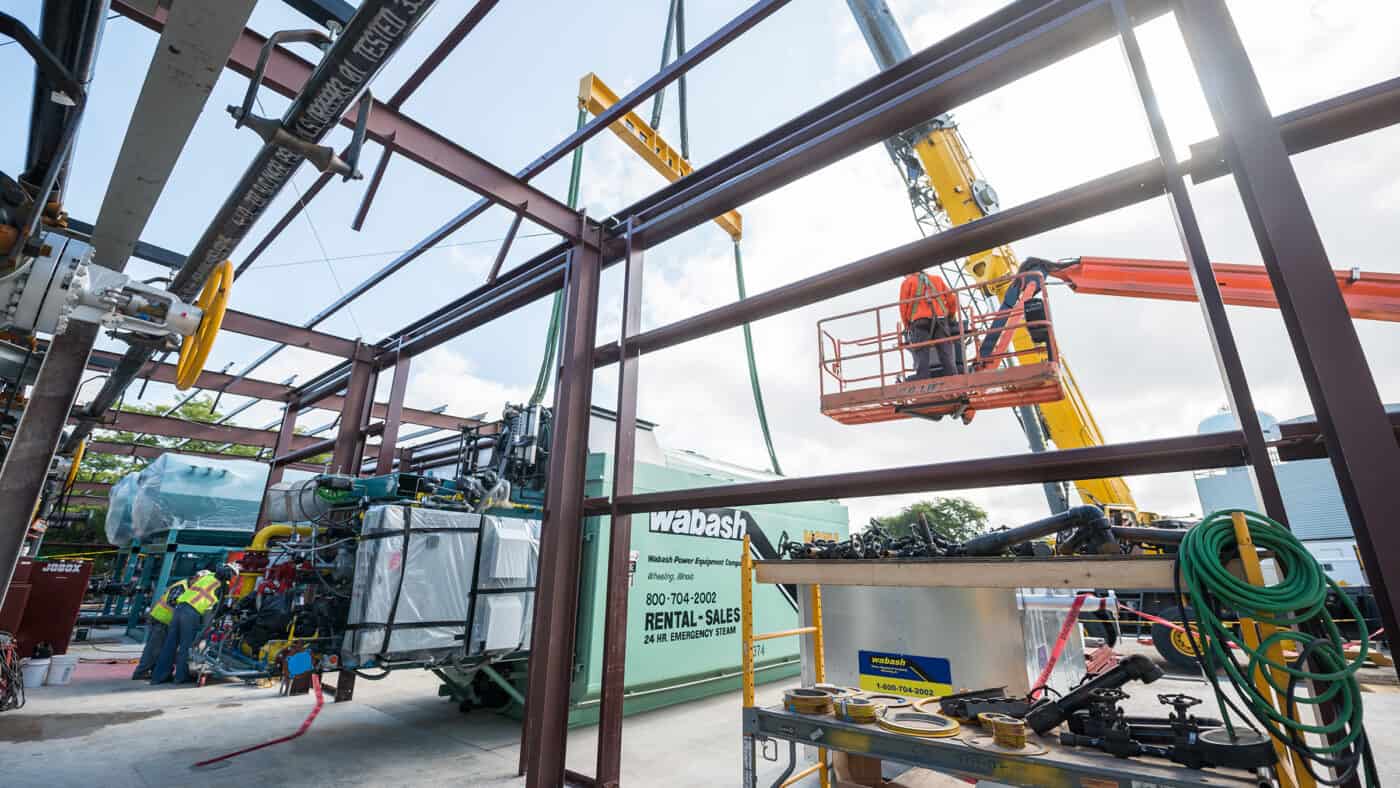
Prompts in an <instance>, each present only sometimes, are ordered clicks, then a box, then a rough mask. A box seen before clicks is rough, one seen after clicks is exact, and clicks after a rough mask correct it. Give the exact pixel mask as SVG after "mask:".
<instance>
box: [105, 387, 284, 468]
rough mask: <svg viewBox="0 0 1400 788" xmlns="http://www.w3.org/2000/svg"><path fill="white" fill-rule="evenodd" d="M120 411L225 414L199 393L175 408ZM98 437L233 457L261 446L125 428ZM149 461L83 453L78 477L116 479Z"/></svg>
mask: <svg viewBox="0 0 1400 788" xmlns="http://www.w3.org/2000/svg"><path fill="white" fill-rule="evenodd" d="M119 410H120V412H125V413H145V414H149V415H153V416H174V417H176V418H180V419H184V420H185V421H200V422H204V423H212V422H215V421H218V420H219V417H220V416H221V415H222V414H220V413H218V412H217V411H215V410H214V398H213V397H208V396H206V397H196V398H195V399H192V400H190V401H189V402H186V403H185V404H183V405H181V406H180V407H178V408H176V407H175V406H173V405H125V404H124V405H122V406H121V407H120V409H119ZM117 424H118V425H120V424H121V416H120V415H118V416H117ZM96 437H97V438H98V439H100V440H103V441H108V442H111V443H134V444H138V445H141V446H157V447H160V448H163V449H169V450H171V451H188V452H204V453H209V454H225V455H228V457H229V458H230V459H233V458H241V457H257V456H258V453H259V451H260V449H259V448H258V447H257V446H228V447H225V446H224V444H221V443H213V442H211V441H195V440H190V441H187V440H186V439H184V438H166V437H160V436H156V435H145V434H138V433H134V432H128V431H125V430H119V429H118V430H107V429H99V430H98V435H97V436H96ZM147 462H148V461H147V460H146V459H145V458H142V457H130V456H118V455H111V454H97V453H92V454H87V455H85V456H84V457H83V464H82V467H81V468H80V469H79V471H78V479H79V480H80V481H88V482H109V483H110V482H115V481H117V480H118V479H120V478H121V477H123V476H125V475H127V474H128V473H133V472H135V471H139V470H141V469H142V468H144V467H145V466H146V463H147Z"/></svg>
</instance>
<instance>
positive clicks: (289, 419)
mask: <svg viewBox="0 0 1400 788" xmlns="http://www.w3.org/2000/svg"><path fill="white" fill-rule="evenodd" d="M296 432H297V409H296V408H293V407H292V406H290V405H288V406H287V407H286V408H284V409H283V410H282V425H281V427H279V428H278V430H277V444H276V445H275V446H273V448H272V456H273V457H280V456H282V455H284V454H286V453H287V452H289V451H291V450H292V438H294V437H295V436H296ZM286 467H287V466H286V465H278V464H277V463H275V462H271V463H268V468H267V484H265V485H263V498H262V501H261V502H259V503H258V520H257V523H258V527H259V528H261V527H263V526H264V525H267V493H268V491H269V490H271V489H272V485H274V484H279V483H281V481H282V474H283V472H284V471H285V470H286Z"/></svg>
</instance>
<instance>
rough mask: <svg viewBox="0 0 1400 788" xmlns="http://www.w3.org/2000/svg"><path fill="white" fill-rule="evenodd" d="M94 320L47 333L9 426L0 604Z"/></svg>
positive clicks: (82, 369) (1, 497)
mask: <svg viewBox="0 0 1400 788" xmlns="http://www.w3.org/2000/svg"><path fill="white" fill-rule="evenodd" d="M97 329H98V327H97V325H96V324H93V323H79V322H76V321H75V322H74V323H73V324H72V325H71V326H70V327H69V328H68V330H67V331H66V332H64V333H62V334H59V335H58V336H56V337H54V338H53V342H52V343H50V344H49V349H48V352H47V353H45V354H44V363H43V366H41V367H39V376H38V377H37V378H35V380H34V388H33V390H32V391H31V392H30V395H29V403H28V404H26V405H25V406H24V413H23V414H22V415H21V416H20V418H19V424H18V425H16V426H15V433H14V439H13V441H11V443H10V449H9V452H8V453H7V454H6V455H5V463H4V465H3V466H0V603H3V602H4V599H5V592H6V591H7V590H8V589H9V587H10V579H11V578H12V577H13V576H14V572H15V566H17V565H18V564H19V554H20V551H21V550H23V549H24V535H25V534H26V533H28V532H29V522H30V520H31V519H33V517H34V507H36V506H37V505H38V503H39V496H40V494H41V493H42V491H43V489H44V480H45V479H46V478H47V477H48V475H49V464H50V463H51V462H52V461H53V456H54V451H55V450H57V448H58V441H59V438H61V437H63V426H64V425H65V424H67V423H68V412H69V411H70V410H72V408H73V400H75V399H77V396H78V384H79V382H81V381H82V379H83V375H84V374H85V373H86V372H87V362H88V356H89V355H90V354H91V353H92V344H93V342H94V341H95V340H96V339H97Z"/></svg>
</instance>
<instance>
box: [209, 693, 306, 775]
mask: <svg viewBox="0 0 1400 788" xmlns="http://www.w3.org/2000/svg"><path fill="white" fill-rule="evenodd" d="M311 687H312V689H314V690H316V707H315V708H313V709H312V710H311V713H310V714H308V715H306V719H304V720H302V721H301V727H300V728H297V730H296V733H293V734H292V735H290V736H283V737H282V738H280V739H273V740H272V741H265V742H263V743H262V744H254V745H253V746H252V747H244V748H243V749H241V750H236V751H234V752H231V753H228V754H227V755H220V756H219V757H217V758H210V759H209V760H207V761H200V762H199V763H196V764H195V767H196V768H197V767H200V766H208V765H209V764H211V763H218V762H219V761H226V760H228V759H229V758H236V757H238V756H239V755H242V754H244V753H249V752H252V751H253V750H261V749H262V748H264V747H271V746H272V745H274V744H281V743H282V742H288V741H291V740H292V739H295V738H297V737H298V736H300V735H302V734H303V733H306V731H307V730H308V729H310V728H311V723H313V722H315V721H316V715H317V714H320V713H321V707H322V706H324V705H325V704H326V698H325V696H324V695H322V694H321V674H319V673H312V674H311Z"/></svg>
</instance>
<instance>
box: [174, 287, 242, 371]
mask: <svg viewBox="0 0 1400 788" xmlns="http://www.w3.org/2000/svg"><path fill="white" fill-rule="evenodd" d="M232 290H233V261H231V260H225V261H223V262H222V263H219V265H218V267H217V268H215V269H214V271H213V273H211V274H210V275H209V279H208V281H206V282H205V283H204V290H202V291H201V292H200V294H199V300H198V301H196V302H195V303H194V305H195V306H197V307H199V308H200V309H201V310H203V311H204V317H203V319H201V320H200V321H199V328H196V329H195V331H194V333H193V334H190V335H189V336H187V337H185V341H184V344H182V345H180V361H179V363H178V364H177V365H176V366H175V388H177V389H179V390H181V391H184V390H185V389H187V388H189V387H190V386H193V385H194V383H195V381H196V380H199V373H201V372H203V371H204V362H205V361H206V360H208V358H209V352H210V351H211V350H213V349H214V340H215V339H216V338H218V336H219V327H220V326H222V325H223V323H224V310H225V309H227V308H228V296H229V293H230V292H231V291H232Z"/></svg>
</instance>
